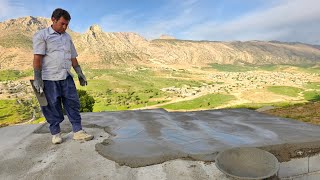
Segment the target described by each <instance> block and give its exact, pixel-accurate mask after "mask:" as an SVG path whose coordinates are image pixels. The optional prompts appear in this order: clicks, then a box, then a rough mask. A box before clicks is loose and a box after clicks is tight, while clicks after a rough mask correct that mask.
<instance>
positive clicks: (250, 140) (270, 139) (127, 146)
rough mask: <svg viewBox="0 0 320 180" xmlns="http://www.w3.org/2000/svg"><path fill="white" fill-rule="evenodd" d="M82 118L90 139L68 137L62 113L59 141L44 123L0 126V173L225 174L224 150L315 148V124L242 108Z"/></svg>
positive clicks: (318, 136)
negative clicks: (220, 165)
mask: <svg viewBox="0 0 320 180" xmlns="http://www.w3.org/2000/svg"><path fill="white" fill-rule="evenodd" d="M82 118H83V126H84V128H85V129H86V130H87V131H88V132H89V133H92V134H94V135H95V139H94V140H92V141H89V142H84V143H82V142H76V141H73V140H72V133H71V126H70V123H69V122H68V120H67V119H66V120H65V121H64V122H63V123H62V132H63V138H64V142H63V143H62V144H59V145H53V144H51V135H50V133H49V131H48V125H47V124H37V125H17V126H10V127H5V128H0V134H1V136H0V145H1V146H0V179H148V180H150V179H228V177H226V176H225V175H224V174H222V173H221V172H220V171H219V170H217V168H216V167H215V164H214V162H213V161H214V158H215V156H216V155H217V153H218V152H219V151H222V150H224V149H228V148H232V147H241V146H244V147H247V146H250V147H260V148H262V149H265V150H268V151H269V152H272V153H273V154H275V155H276V157H277V158H278V159H279V161H280V162H283V161H289V160H290V159H291V158H296V156H298V155H299V154H298V155H296V154H292V153H291V154H290V153H289V152H291V151H296V150H299V151H301V150H303V149H306V147H305V146H308V148H309V149H313V150H316V151H312V153H313V154H316V153H318V151H320V145H319V142H318V141H319V140H320V127H319V126H315V125H310V124H306V123H302V122H298V121H295V120H291V119H284V118H279V117H274V116H270V115H266V114H263V113H259V112H256V111H252V110H247V109H224V110H210V111H195V112H167V111H165V110H163V109H155V110H137V111H119V112H101V113H84V114H82ZM285 144H286V145H287V146H285V147H284V145H285ZM292 144H293V145H292ZM288 145H290V146H288ZM286 148H287V150H285V151H284V149H286ZM288 148H289V149H288ZM290 148H291V149H290ZM285 152H288V153H285ZM310 152H311V151H310ZM302 154H303V153H302ZM305 155H308V154H306V153H305ZM309 155H310V154H309Z"/></svg>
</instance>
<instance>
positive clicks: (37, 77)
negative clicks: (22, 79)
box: [33, 69, 44, 93]
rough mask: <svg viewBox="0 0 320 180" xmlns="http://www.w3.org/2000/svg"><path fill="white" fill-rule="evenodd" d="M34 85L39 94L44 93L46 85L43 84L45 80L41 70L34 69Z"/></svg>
mask: <svg viewBox="0 0 320 180" xmlns="http://www.w3.org/2000/svg"><path fill="white" fill-rule="evenodd" d="M33 85H34V87H35V88H36V90H37V91H38V92H39V93H43V88H44V84H43V80H42V75H41V70H40V69H34V81H33Z"/></svg>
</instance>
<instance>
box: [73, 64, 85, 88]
mask: <svg viewBox="0 0 320 180" xmlns="http://www.w3.org/2000/svg"><path fill="white" fill-rule="evenodd" d="M74 70H75V71H76V73H77V74H78V79H79V82H80V85H81V86H86V85H88V82H87V78H86V77H85V76H84V74H83V73H82V70H81V67H80V66H79V65H78V66H76V67H74Z"/></svg>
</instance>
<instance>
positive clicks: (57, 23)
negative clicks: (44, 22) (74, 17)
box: [51, 17, 69, 34]
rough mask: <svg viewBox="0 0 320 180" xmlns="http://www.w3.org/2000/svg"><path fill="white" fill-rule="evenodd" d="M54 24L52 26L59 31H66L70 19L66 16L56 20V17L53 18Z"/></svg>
mask: <svg viewBox="0 0 320 180" xmlns="http://www.w3.org/2000/svg"><path fill="white" fill-rule="evenodd" d="M51 20H52V22H53V24H52V28H53V30H55V31H56V32H58V33H61V34H62V33H65V32H66V29H67V28H68V24H69V21H68V20H66V19H64V17H60V19H59V20H56V19H55V18H51Z"/></svg>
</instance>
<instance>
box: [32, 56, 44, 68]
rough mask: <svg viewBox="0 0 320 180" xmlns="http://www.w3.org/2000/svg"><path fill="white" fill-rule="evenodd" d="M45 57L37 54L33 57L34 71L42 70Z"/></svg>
mask: <svg viewBox="0 0 320 180" xmlns="http://www.w3.org/2000/svg"><path fill="white" fill-rule="evenodd" d="M42 59H43V55H41V54H35V55H34V57H33V69H38V70H41V65H42Z"/></svg>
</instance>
